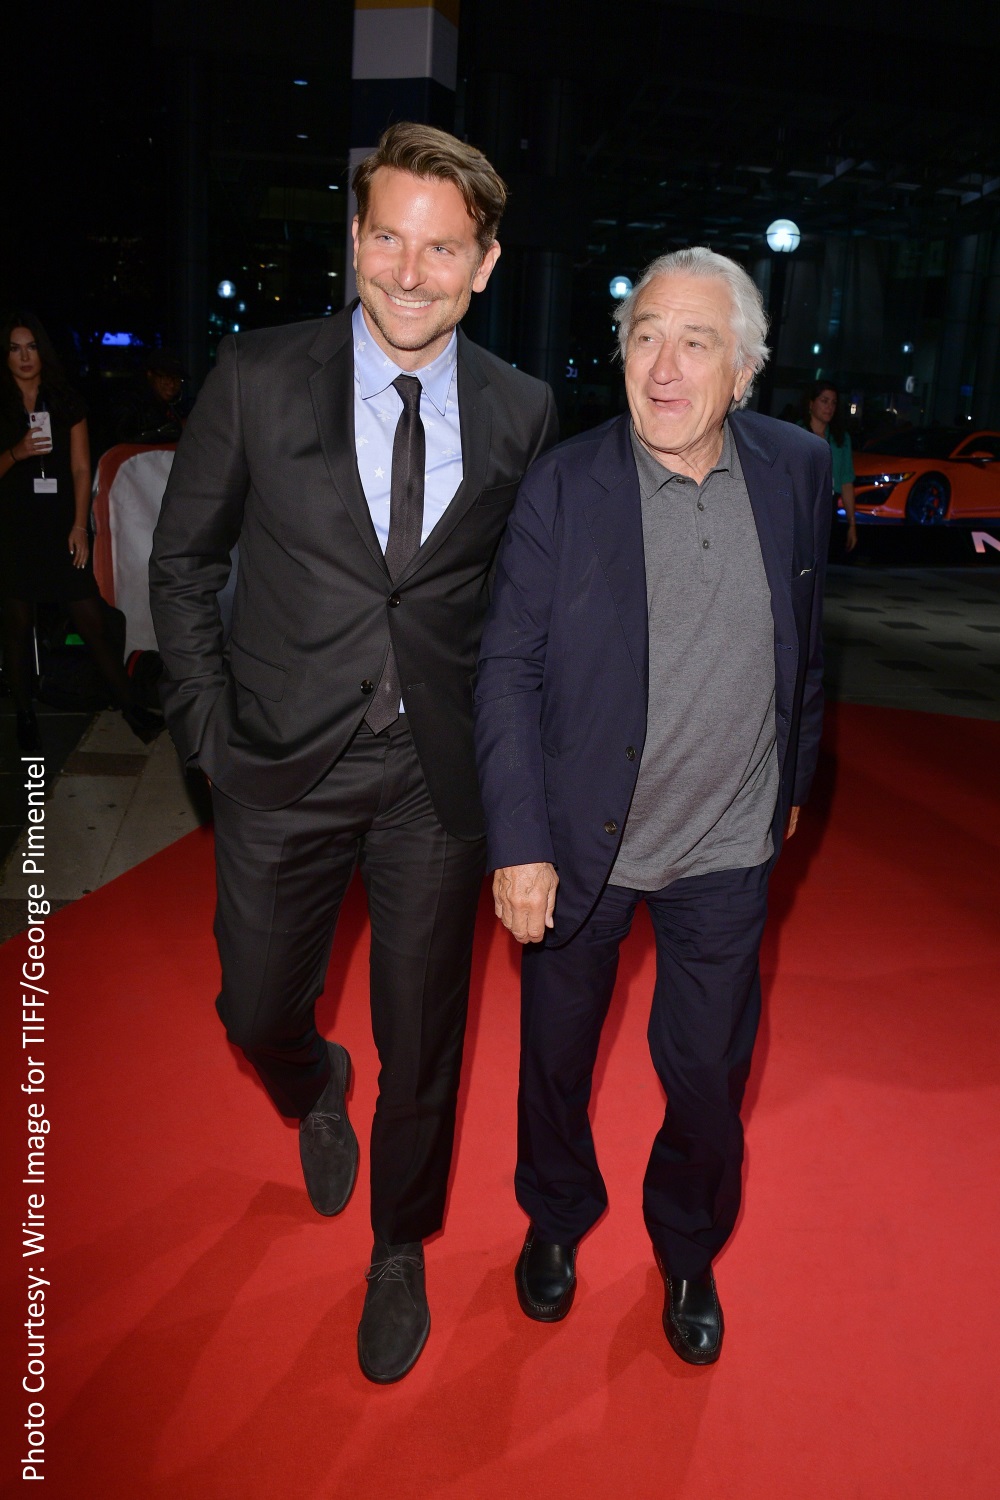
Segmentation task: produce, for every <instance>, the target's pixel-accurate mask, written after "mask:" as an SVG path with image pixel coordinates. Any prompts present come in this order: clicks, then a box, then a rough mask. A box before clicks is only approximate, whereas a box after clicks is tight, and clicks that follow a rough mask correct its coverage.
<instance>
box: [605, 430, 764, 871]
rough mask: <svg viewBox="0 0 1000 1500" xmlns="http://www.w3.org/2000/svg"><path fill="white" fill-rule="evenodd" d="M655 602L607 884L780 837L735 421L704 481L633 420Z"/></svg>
mask: <svg viewBox="0 0 1000 1500" xmlns="http://www.w3.org/2000/svg"><path fill="white" fill-rule="evenodd" d="M632 451H633V453H634V454H635V461H636V467H637V469H638V471H639V493H640V496H641V499H642V537H643V545H644V548H645V556H646V597H647V603H648V609H649V707H648V710H647V719H646V743H645V747H644V749H643V754H642V763H641V765H640V767H639V779H638V783H637V785H636V789H635V796H634V797H633V799H632V806H631V808H630V810H629V815H628V819H627V821H626V824H625V832H624V834H623V837H622V844H621V848H620V850H619V851H618V858H617V860H616V861H615V865H614V869H613V870H612V872H611V876H610V884H611V885H619V886H630V887H632V888H633V889H634V890H642V891H656V890H660V889H661V888H662V887H663V886H665V885H668V884H669V883H670V882H671V881H673V880H678V879H679V878H681V877H682V876H690V875H705V874H707V873H708V872H709V871H712V870H739V869H749V868H750V867H751V866H753V865H759V864H762V863H763V861H764V860H766V859H768V858H769V857H770V855H771V853H772V851H773V843H772V839H771V819H772V817H773V816H774V809H775V804H776V801H777V796H778V755H777V748H776V743H775V727H774V620H773V618H772V615H771V593H770V590H769V588H768V585H767V578H766V575H765V573H764V563H763V560H762V558H761V554H760V543H759V541H758V539H757V528H756V526H755V524H754V519H753V511H752V510H751V507H750V497H749V496H748V494H747V487H746V484H745V483H744V480H743V473H742V470H741V469H740V461H739V455H738V454H737V451H736V444H735V443H734V442H733V438H732V434H731V432H730V429H729V423H728V422H727V423H726V424H725V429H724V433H723V443H722V453H721V455H720V457H719V461H718V463H717V464H716V465H715V468H714V469H712V471H711V472H710V473H709V474H706V476H705V478H704V480H703V481H702V483H701V484H697V483H696V482H695V481H694V480H693V479H689V478H688V477H687V476H686V475H683V474H675V473H674V472H673V471H672V470H671V469H667V468H665V467H664V466H663V465H662V464H660V463H658V462H657V461H656V459H654V458H653V457H652V456H651V455H650V454H649V453H648V452H647V451H646V449H645V448H644V447H643V446H642V444H641V443H640V442H639V440H638V438H637V437H636V435H635V431H634V429H633V432H632Z"/></svg>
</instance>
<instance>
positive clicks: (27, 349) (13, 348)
mask: <svg viewBox="0 0 1000 1500" xmlns="http://www.w3.org/2000/svg"><path fill="white" fill-rule="evenodd" d="M7 351H8V352H7V368H8V369H9V370H10V373H11V374H12V375H13V377H14V379H15V380H35V379H37V378H38V376H39V375H40V374H41V373H42V361H41V356H40V355H39V353H38V345H37V344H36V343H35V335H34V334H33V333H32V331H31V329H30V328H14V329H12V331H11V335H10V343H9V344H8V345H7Z"/></svg>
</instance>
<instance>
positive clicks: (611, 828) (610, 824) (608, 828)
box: [604, 818, 618, 833]
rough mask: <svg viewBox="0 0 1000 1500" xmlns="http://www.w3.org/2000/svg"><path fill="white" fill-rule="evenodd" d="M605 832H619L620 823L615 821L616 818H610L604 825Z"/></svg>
mask: <svg viewBox="0 0 1000 1500" xmlns="http://www.w3.org/2000/svg"><path fill="white" fill-rule="evenodd" d="M604 832H605V833H617V832H618V824H617V823H616V822H615V820H614V818H609V819H608V821H607V822H606V823H605V825H604Z"/></svg>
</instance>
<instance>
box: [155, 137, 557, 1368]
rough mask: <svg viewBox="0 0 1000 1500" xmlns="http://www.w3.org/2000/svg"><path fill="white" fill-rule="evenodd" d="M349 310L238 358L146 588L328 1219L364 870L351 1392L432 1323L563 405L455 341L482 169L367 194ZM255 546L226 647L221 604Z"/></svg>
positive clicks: (176, 723)
mask: <svg viewBox="0 0 1000 1500" xmlns="http://www.w3.org/2000/svg"><path fill="white" fill-rule="evenodd" d="M354 190H355V193H356V195H357V200H358V216H357V218H356V220H355V223H354V245H355V262H354V264H355V270H356V273H357V281H358V290H359V293H360V306H358V305H355V306H354V307H353V308H348V309H347V310H345V311H344V312H342V313H338V314H337V315H336V316H334V317H332V318H330V319H328V320H323V321H319V322H314V323H301V324H298V325H295V326H292V327H287V328H274V329H266V330H261V331H259V332H256V333H249V334H241V335H240V336H239V337H237V338H232V339H226V340H225V341H224V342H223V344H222V345H221V347H220V350H219V361H218V365H217V367H216V369H215V370H214V372H213V373H212V375H211V376H210V377H209V379H208V381H207V382H206V384H205V388H204V390H203V392H202V394H201V396H200V398H199V400H198V403H197V406H196V407H195V410H194V412H193V413H192V415H191V418H190V420H189V422H188V425H187V428H186V430H185V434H184V438H183V441H182V442H181V445H180V447H179V449H178V452H177V457H176V459H175V462H174V466H173V470H172V473H171V476H170V482H169V485H168V487H167V492H166V495H165V497H164V502H163V510H162V514H161V517H160V522H159V525H158V527H157V530H156V536H155V540H154V546H153V556H152V561H151V565H150V587H151V595H152V606H153V618H154V621H155V624H156V631H157V639H158V642H159V647H160V651H161V653H162V655H163V660H164V667H165V677H166V687H165V692H164V706H165V710H166V713H167V716H168V720H169V723H170V727H171V730H172V732H173V735H174V738H175V740H176V742H177V745H178V747H179V749H180V752H181V755H182V757H183V759H184V761H185V763H186V764H187V765H189V766H199V767H200V768H201V769H202V770H203V771H204V772H205V774H206V775H207V776H208V777H209V778H210V780H211V782H212V792H213V802H214V810H215V836H216V867H217V877H218V907H217V914H216V924H215V931H216V938H217V940H218V945H219V953H220V957H221V960H222V992H221V994H220V995H219V999H218V1002H217V1005H218V1010H219V1014H220V1016H221V1018H222V1020H223V1021H224V1023H225V1026H226V1030H227V1033H228V1036H229V1038H230V1040H231V1041H232V1042H233V1043H235V1044H236V1045H237V1046H240V1047H242V1048H243V1050H244V1052H245V1054H246V1056H247V1057H248V1059H249V1060H250V1062H251V1063H252V1064H253V1066H254V1067H255V1068H256V1069H257V1072H258V1074H259V1076H260V1078H261V1081H262V1082H263V1084H264V1086H265V1088H266V1089H267V1091H268V1093H269V1094H270V1096H271V1098H272V1100H273V1101H274V1103H275V1105H276V1106H277V1108H278V1109H279V1110H280V1111H281V1112H282V1113H283V1114H285V1115H288V1116H292V1117H295V1118H298V1119H299V1121H300V1155H301V1160H302V1167H303V1172H304V1175H305V1180H306V1186H307V1188H308V1190H309V1195H310V1198H311V1200H312V1202H313V1205H314V1207H315V1208H316V1209H317V1210H318V1211H319V1212H320V1213H323V1214H336V1213H339V1212H340V1210H341V1209H342V1208H343V1207H344V1206H345V1204H346V1202H347V1200H348V1198H349V1196H350V1193H351V1190H352V1188H353V1186H354V1180H355V1176H356V1173H357V1165H358V1143H357V1139H356V1137H355V1134H354V1131H353V1129H352V1128H351V1125H350V1123H349V1121H348V1118H347V1108H346V1096H347V1091H348V1087H349V1084H350V1077H351V1062H350V1058H349V1057H348V1055H347V1052H346V1051H345V1049H344V1048H343V1047H342V1046H340V1045H338V1044H337V1043H335V1042H329V1043H328V1042H326V1041H324V1040H323V1038H322V1037H320V1035H319V1034H318V1032H317V1030H316V1026H315V1018H314V1010H315V1002H316V999H317V997H318V996H319V994H320V992H321V991H322V988H323V983H324V976H325V972H326V967H327V962H328V959H329V955H330V946H331V942H332V938H333V931H334V926H335V924H336V920H337V914H338V911H339V908H340V905H341V901H342V899H343V896H344V893H345V891H346V889H347V885H348V882H349V880H350V878H351V874H352V872H353V870H354V868H355V866H357V867H359V868H360V871H361V874H362V877H363V879H364V882H365V886H366V890H367V894H368V903H369V912H370V917H371V1009H372V1025H373V1030H374V1035H375V1041H376V1044H377V1047H378V1052H379V1058H380V1062H381V1072H380V1075H379V1087H380V1092H379V1098H378V1103H377V1105H376V1110H375V1119H374V1123H373V1126H372V1143H371V1190H372V1203H371V1207H372V1227H373V1230H374V1237H375V1244H374V1248H373V1251H372V1260H371V1266H370V1267H369V1270H368V1273H367V1276H368V1290H367V1294H366V1297H365V1306H364V1310H363V1313H362V1318H361V1325H360V1328H359V1330H358V1353H359V1359H360V1362H361V1368H362V1370H363V1371H364V1373H365V1374H366V1375H367V1376H368V1377H369V1378H370V1379H372V1380H376V1381H379V1382H388V1381H392V1380H398V1379H399V1378H400V1377H401V1376H402V1375H404V1374H405V1373H406V1372H407V1370H409V1369H410V1368H411V1367H412V1365H413V1364H414V1362H415V1361H416V1359H417V1357H418V1356H419V1354H420V1351H421V1349H422V1348H423V1345H424V1342H425V1341H426V1338H427V1333H428V1331H429V1327H430V1315H429V1312H428V1307H427V1300H426V1293H425V1288H424V1257H423V1243H422V1242H423V1241H424V1240H425V1239H426V1238H427V1236H428V1235H431V1234H433V1233H434V1232H435V1231H436V1230H438V1229H439V1228H440V1227H441V1222H442V1217H443V1212H444V1199H445V1191H446V1186H447V1179H448V1171H449V1166H450V1161H451V1151H452V1142H453V1136H454V1128H455V1105H456V1096H457V1090H458V1081H459V1070H460V1066H461V1058H462V1043H463V1038H464V1032H465V1018H466V1007H467V1001H468V989H469V971H470V963H471V950H472V933H473V924H474V920H475V913H476V904H477V898H478V893H479V890H480V886H481V882H482V875H483V871H484V867H485V847H484V839H483V832H484V829H483V815H482V808H481V803H480V798H479V790H478V786H477V781H476V771H475V759H474V753H473V741H472V681H473V675H474V671H475V663H476V652H477V648H478V645H479V636H480V631H481V627H482V620H483V616H484V613H485V608H486V602H487V593H488V580H489V574H490V570H491V567H492V565H493V560H494V556H495V552H496V547H497V543H498V541H499V538H500V535H501V532H502V531H503V528H504V524H505V522H506V519H507V515H508V512H509V510H510V507H511V505H512V504H513V501H514V496H515V494H516V491H517V484H518V481H519V480H520V478H521V475H522V474H523V472H524V470H525V468H526V467H527V465H528V463H529V462H530V461H531V460H532V459H533V458H535V457H536V456H537V455H538V454H539V453H541V452H542V450H543V449H544V448H546V447H548V446H549V444H550V443H552V442H553V441H554V440H555V436H556V419H555V408H554V402H553V399H552V393H551V391H550V390H549V388H548V386H547V385H545V384H543V383H542V382H541V381H538V380H534V379H532V378H530V377H529V376H527V375H524V374H522V373H520V372H518V371H516V370H514V369H512V368H511V367H510V366H509V365H506V364H504V363H503V362H502V361H501V360H499V359H496V358H494V357H493V356H492V355H490V354H488V353H487V352H486V351H485V350H483V349H480V348H477V347H476V346H475V345H473V344H471V343H470V342H469V341H468V340H467V339H466V338H465V337H464V336H463V335H462V334H461V333H460V332H458V331H457V328H456V325H457V324H458V322H459V320H460V319H461V318H462V317H463V315H464V313H465V311H466V309H467V308H468V305H469V301H470V298H471V295H472V293H473V292H474V291H482V290H483V288H484V287H485V285H486V283H487V281H488V279H489V276H490V272H491V271H492V269H493V266H494V265H495V263H496V260H497V258H498V256H499V254H500V247H499V245H498V244H497V242H496V231H497V226H498V224H499V220H500V215H501V212H502V210H503V205H504V198H505V189H504V185H503V183H502V182H501V180H500V178H499V177H498V176H497V174H496V173H495V172H494V170H493V168H492V167H491V166H490V164H489V162H488V161H487V160H486V158H485V157H484V156H482V154H481V153H480V152H478V151H476V150H475V149H474V148H472V147H470V146H467V145H464V144H463V143H462V142H460V141H458V140H456V139H455V138H454V137H452V136H449V135H446V134H445V133H444V132H442V131H439V130H434V129H431V128H430V127H427V126H422V125H413V124H401V125H397V126H394V127H392V128H391V129H390V130H388V131H387V132H386V133H385V135H384V136H383V138H382V140H381V142H380V143H379V147H378V149H377V151H376V152H375V154H374V155H373V156H371V157H369V158H368V159H367V160H366V161H365V162H363V163H362V164H361V166H360V167H359V168H358V170H357V172H356V173H355V177H354ZM236 543H238V544H239V570H238V578H237V583H236V595H235V603H234V608H233V621H232V633H231V637H230V639H229V640H228V642H226V641H224V638H223V629H222V625H221V622H220V617H219V609H218V604H217V595H218V591H219V590H220V588H222V586H223V584H224V583H225V581H226V579H227V577H228V574H229V569H230V561H229V559H230V552H231V549H232V548H233V547H234V545H235V544H236Z"/></svg>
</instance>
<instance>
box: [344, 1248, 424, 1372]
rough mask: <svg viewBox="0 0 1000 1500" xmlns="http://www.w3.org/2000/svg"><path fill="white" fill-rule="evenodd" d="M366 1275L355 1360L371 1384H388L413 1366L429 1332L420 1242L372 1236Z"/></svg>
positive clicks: (422, 1255) (422, 1249)
mask: <svg viewBox="0 0 1000 1500" xmlns="http://www.w3.org/2000/svg"><path fill="white" fill-rule="evenodd" d="M365 1277H366V1279H367V1281H368V1291H367V1292H366V1293H365V1305H364V1309H363V1310H362V1313H361V1323H360V1325H359V1327H358V1363H359V1365H360V1366H361V1373H362V1374H363V1375H366V1376H367V1377H368V1379H369V1380H374V1381H375V1383H376V1385H390V1384H391V1383H392V1382H393V1381H394V1380H402V1378H403V1376H404V1375H405V1374H406V1373H407V1371H409V1370H412V1369H413V1366H414V1365H415V1364H416V1362H417V1360H418V1359H419V1358H420V1351H421V1350H422V1349H423V1347H424V1345H425V1344H426V1342H427V1335H428V1334H429V1333H430V1331H431V1314H430V1309H429V1308H428V1306H427V1292H426V1290H425V1287H424V1247H423V1245H422V1244H421V1243H420V1241H419V1240H416V1241H414V1242H413V1243H412V1244H408V1245H386V1244H383V1242H382V1241H381V1240H376V1241H375V1244H374V1246H373V1247H372V1263H371V1265H370V1266H369V1267H368V1270H367V1271H366V1272H365Z"/></svg>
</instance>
